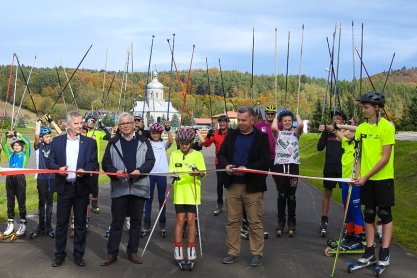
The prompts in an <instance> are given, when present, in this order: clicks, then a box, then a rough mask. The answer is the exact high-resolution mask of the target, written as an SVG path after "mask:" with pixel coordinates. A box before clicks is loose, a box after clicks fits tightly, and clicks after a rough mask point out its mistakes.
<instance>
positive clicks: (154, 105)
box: [131, 71, 181, 126]
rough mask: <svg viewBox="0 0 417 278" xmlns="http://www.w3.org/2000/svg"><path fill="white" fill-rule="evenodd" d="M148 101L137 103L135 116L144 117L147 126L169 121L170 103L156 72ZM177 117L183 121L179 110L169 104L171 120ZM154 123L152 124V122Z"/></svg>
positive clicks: (150, 85)
mask: <svg viewBox="0 0 417 278" xmlns="http://www.w3.org/2000/svg"><path fill="white" fill-rule="evenodd" d="M146 94H147V99H146V101H136V102H135V106H134V107H133V109H132V111H131V112H132V113H133V115H135V116H136V115H139V116H142V118H143V121H144V122H145V125H147V126H148V125H150V124H152V123H153V122H156V121H157V119H158V118H160V119H162V118H165V119H167V113H168V102H166V101H165V99H164V85H163V84H162V83H161V82H159V81H158V72H157V71H154V73H153V79H152V81H151V82H150V83H148V85H147V92H146ZM174 115H177V117H178V120H181V115H180V114H179V113H178V110H177V109H175V108H174V107H173V106H172V102H170V103H169V119H170V120H172V117H173V116H174ZM152 119H153V121H152ZM150 121H152V122H150Z"/></svg>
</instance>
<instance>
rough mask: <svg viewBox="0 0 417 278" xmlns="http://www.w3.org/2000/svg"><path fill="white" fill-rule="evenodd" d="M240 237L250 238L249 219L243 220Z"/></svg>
mask: <svg viewBox="0 0 417 278" xmlns="http://www.w3.org/2000/svg"><path fill="white" fill-rule="evenodd" d="M240 237H241V238H243V239H249V223H248V220H246V219H243V220H242V226H241V227H240Z"/></svg>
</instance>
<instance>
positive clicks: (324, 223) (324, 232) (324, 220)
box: [320, 216, 329, 237]
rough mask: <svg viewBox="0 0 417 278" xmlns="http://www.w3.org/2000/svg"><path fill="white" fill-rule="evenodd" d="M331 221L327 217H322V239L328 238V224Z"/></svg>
mask: <svg viewBox="0 0 417 278" xmlns="http://www.w3.org/2000/svg"><path fill="white" fill-rule="evenodd" d="M328 221H329V218H328V217H327V216H322V217H321V222H320V236H321V237H326V236H327V223H328Z"/></svg>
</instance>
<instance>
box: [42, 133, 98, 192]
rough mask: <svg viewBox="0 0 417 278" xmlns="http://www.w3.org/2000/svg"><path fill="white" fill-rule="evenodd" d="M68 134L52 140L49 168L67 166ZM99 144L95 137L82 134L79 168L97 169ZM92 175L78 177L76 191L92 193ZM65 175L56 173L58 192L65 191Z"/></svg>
mask: <svg viewBox="0 0 417 278" xmlns="http://www.w3.org/2000/svg"><path fill="white" fill-rule="evenodd" d="M66 148H67V134H64V135H61V136H57V137H55V138H54V139H53V140H52V142H51V153H50V155H49V159H48V161H47V167H48V168H49V169H53V170H58V169H59V168H61V167H64V166H66V162H67V152H66ZM97 163H98V162H97V144H96V142H95V141H94V139H91V138H89V137H85V136H82V135H80V149H79V152H78V161H77V169H84V170H86V171H95V170H96V169H97ZM89 178H90V175H87V174H86V175H83V176H82V177H77V180H76V192H77V194H78V195H79V196H86V195H89V194H90V193H91V190H92V188H91V186H92V183H91V182H89V181H90V179H89ZM65 179H66V177H65V176H61V175H58V174H56V175H55V189H56V191H57V192H58V193H62V192H64V186H65Z"/></svg>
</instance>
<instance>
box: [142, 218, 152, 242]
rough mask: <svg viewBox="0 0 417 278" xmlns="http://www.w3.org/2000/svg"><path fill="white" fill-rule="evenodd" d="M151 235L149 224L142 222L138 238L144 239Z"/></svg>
mask: <svg viewBox="0 0 417 278" xmlns="http://www.w3.org/2000/svg"><path fill="white" fill-rule="evenodd" d="M150 233H151V222H148V221H143V228H142V230H141V231H140V237H141V238H142V237H145V236H147V235H149V234H150Z"/></svg>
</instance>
